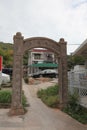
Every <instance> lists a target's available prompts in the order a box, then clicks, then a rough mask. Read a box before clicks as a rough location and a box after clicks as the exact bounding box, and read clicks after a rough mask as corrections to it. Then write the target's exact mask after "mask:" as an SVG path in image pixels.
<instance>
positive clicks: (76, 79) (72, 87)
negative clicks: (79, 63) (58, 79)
mask: <svg viewBox="0 0 87 130" xmlns="http://www.w3.org/2000/svg"><path fill="white" fill-rule="evenodd" d="M68 86H69V91H70V92H71V94H73V93H74V92H76V93H77V94H78V95H79V97H80V101H81V104H86V105H87V70H79V71H78V70H77V71H70V72H68Z"/></svg>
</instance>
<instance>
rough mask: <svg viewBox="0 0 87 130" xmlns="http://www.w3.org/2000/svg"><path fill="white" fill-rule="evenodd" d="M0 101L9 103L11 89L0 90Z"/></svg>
mask: <svg viewBox="0 0 87 130" xmlns="http://www.w3.org/2000/svg"><path fill="white" fill-rule="evenodd" d="M0 103H11V91H9V90H1V91H0Z"/></svg>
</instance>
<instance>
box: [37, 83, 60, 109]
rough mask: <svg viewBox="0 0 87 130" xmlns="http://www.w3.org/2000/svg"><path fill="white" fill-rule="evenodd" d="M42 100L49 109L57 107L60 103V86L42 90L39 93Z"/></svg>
mask: <svg viewBox="0 0 87 130" xmlns="http://www.w3.org/2000/svg"><path fill="white" fill-rule="evenodd" d="M37 95H38V97H39V98H41V100H42V101H43V102H44V103H45V104H46V105H47V106H49V107H57V106H58V103H59V98H58V86H57V85H55V86H52V87H49V88H47V89H45V90H43V89H41V90H39V91H38V92H37Z"/></svg>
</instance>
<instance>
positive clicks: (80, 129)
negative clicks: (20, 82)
mask: <svg viewBox="0 0 87 130" xmlns="http://www.w3.org/2000/svg"><path fill="white" fill-rule="evenodd" d="M53 84H55V82H48V83H42V84H39V85H24V90H25V93H26V95H27V99H28V102H29V104H30V107H29V108H28V109H29V111H28V113H27V114H26V119H25V120H26V121H25V122H26V123H27V125H28V126H30V128H32V129H33V130H87V127H85V126H84V125H82V124H80V123H78V122H77V121H75V120H74V119H72V118H71V117H69V116H68V115H66V114H65V113H63V112H61V111H60V110H58V109H51V108H48V107H47V106H46V105H44V104H43V103H42V102H41V100H40V99H38V98H37V96H36V91H37V89H40V88H44V87H45V88H46V87H48V86H51V85H53ZM32 129H30V130H32Z"/></svg>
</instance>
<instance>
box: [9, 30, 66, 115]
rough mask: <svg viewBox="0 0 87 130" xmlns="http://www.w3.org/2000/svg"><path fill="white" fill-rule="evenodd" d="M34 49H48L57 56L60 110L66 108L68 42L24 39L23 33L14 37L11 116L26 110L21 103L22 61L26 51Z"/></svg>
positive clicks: (38, 38)
mask: <svg viewBox="0 0 87 130" xmlns="http://www.w3.org/2000/svg"><path fill="white" fill-rule="evenodd" d="M32 48H46V49H49V50H51V51H52V52H54V53H55V54H56V55H57V59H58V63H59V66H58V71H59V81H58V82H59V83H58V84H59V100H60V108H63V107H65V105H66V103H67V87H68V85H67V59H66V58H67V55H66V42H65V41H64V39H63V38H62V39H60V41H59V42H56V41H54V40H51V39H49V38H43V37H34V38H28V39H24V38H23V36H22V35H21V33H19V32H18V33H16V35H15V36H14V66H13V89H12V90H13V94H12V106H11V110H10V114H11V115H18V114H23V113H24V110H23V108H22V103H21V93H22V69H23V68H22V59H23V55H24V53H25V51H27V50H30V49H32Z"/></svg>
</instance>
